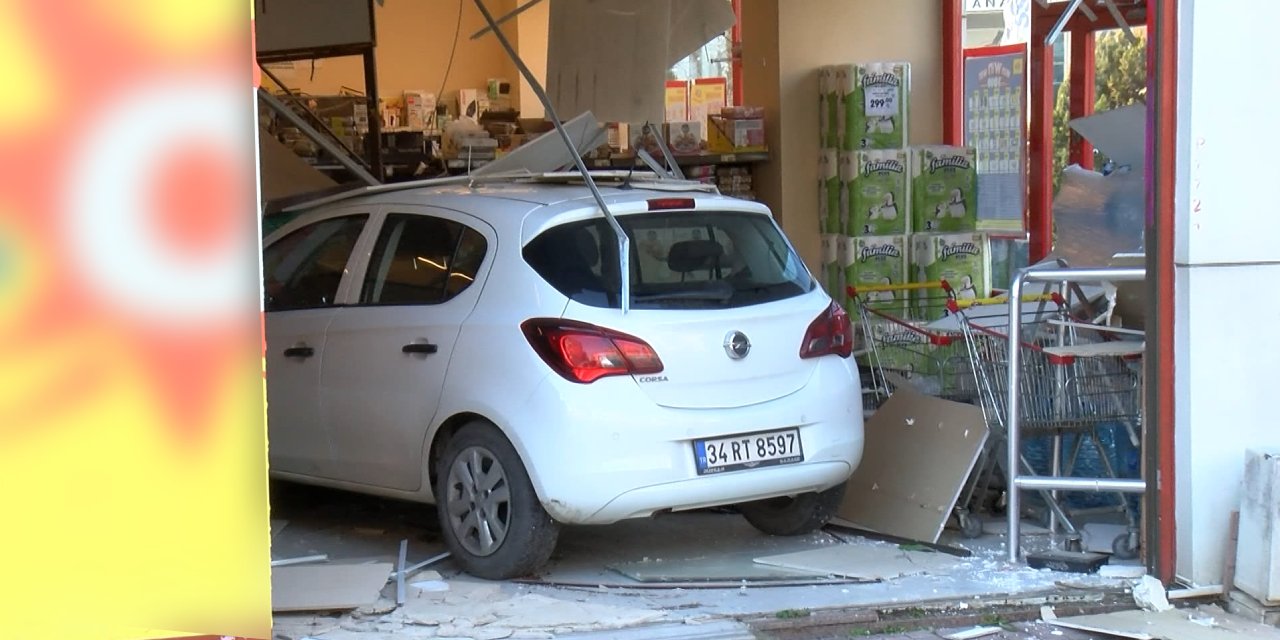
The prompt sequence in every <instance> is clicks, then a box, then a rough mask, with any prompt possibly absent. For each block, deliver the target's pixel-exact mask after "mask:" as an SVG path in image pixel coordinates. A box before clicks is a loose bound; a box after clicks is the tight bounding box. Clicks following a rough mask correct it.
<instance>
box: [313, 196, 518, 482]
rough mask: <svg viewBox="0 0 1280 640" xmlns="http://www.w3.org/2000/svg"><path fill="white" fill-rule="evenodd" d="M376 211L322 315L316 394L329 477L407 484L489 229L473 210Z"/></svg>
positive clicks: (471, 299) (487, 247) (417, 473)
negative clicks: (369, 236) (328, 440)
mask: <svg viewBox="0 0 1280 640" xmlns="http://www.w3.org/2000/svg"><path fill="white" fill-rule="evenodd" d="M378 221H379V225H380V226H379V230H378V233H377V236H376V240H375V241H374V242H373V243H372V246H371V250H370V251H369V253H368V255H367V259H363V260H361V264H360V265H359V266H358V267H357V268H356V269H355V270H354V276H355V277H356V278H358V279H359V282H358V284H357V285H356V286H353V287H352V290H351V295H352V298H351V300H350V304H349V305H347V306H345V307H344V308H343V309H342V310H341V311H340V312H339V313H338V314H337V315H336V316H335V317H334V318H333V320H332V322H331V323H330V324H329V328H328V332H327V336H326V341H327V344H326V358H325V361H324V367H323V371H322V373H321V402H320V404H321V411H322V414H323V418H324V420H325V423H326V425H327V429H328V431H329V433H330V435H331V437H332V439H333V446H334V456H335V459H334V465H333V469H332V473H333V476H334V477H335V478H338V479H341V480H345V481H349V482H358V483H362V484H368V485H374V486H378V487H386V488H392V489H401V490H410V491H411V490H415V489H418V488H419V486H420V484H421V478H422V469H423V464H424V460H423V443H424V440H425V436H426V432H427V429H428V427H429V425H430V424H431V422H432V419H433V417H434V416H435V413H436V407H437V405H438V403H439V399H440V393H441V390H442V389H443V387H444V380H445V373H446V371H447V370H448V365H449V360H450V358H451V357H452V356H453V347H454V343H455V341H456V340H457V337H458V333H459V330H460V328H461V326H462V323H463V321H465V320H466V318H467V317H468V316H469V315H470V314H471V311H472V310H473V309H474V308H475V304H476V301H477V299H478V297H479V294H480V289H481V286H482V284H483V274H484V273H485V272H486V271H487V269H488V266H489V264H490V263H491V262H492V259H491V258H490V256H492V254H493V249H494V247H496V235H495V233H494V231H493V229H492V228H491V227H489V226H488V225H487V224H485V223H483V222H481V221H480V220H478V219H476V218H473V217H471V216H468V215H466V214H462V213H459V212H455V211H450V210H444V209H437V208H430V207H409V206H395V207H388V208H387V209H386V210H385V211H383V212H381V213H380V214H379V215H378Z"/></svg>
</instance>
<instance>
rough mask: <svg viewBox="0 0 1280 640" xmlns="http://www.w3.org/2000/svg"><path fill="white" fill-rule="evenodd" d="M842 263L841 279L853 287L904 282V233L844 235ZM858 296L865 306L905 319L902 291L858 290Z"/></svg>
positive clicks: (905, 257) (905, 272)
mask: <svg viewBox="0 0 1280 640" xmlns="http://www.w3.org/2000/svg"><path fill="white" fill-rule="evenodd" d="M844 244H845V251H844V256H843V260H842V264H843V265H844V267H845V282H846V283H848V284H849V285H851V286H854V287H859V288H861V287H864V286H868V285H877V286H878V285H889V284H894V285H897V284H904V283H906V282H907V276H908V271H907V237H906V236H900V235H899V236H861V237H856V238H845V239H844ZM858 297H859V298H860V299H861V300H862V301H863V303H865V304H866V305H867V308H868V309H875V310H877V311H882V312H884V313H886V314H889V315H891V316H894V317H897V318H905V317H906V314H907V305H908V297H907V294H906V292H905V291H860V292H859V293H858Z"/></svg>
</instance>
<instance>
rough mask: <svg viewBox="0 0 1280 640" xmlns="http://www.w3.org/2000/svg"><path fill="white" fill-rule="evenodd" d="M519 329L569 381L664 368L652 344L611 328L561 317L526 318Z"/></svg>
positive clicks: (551, 365)
mask: <svg viewBox="0 0 1280 640" xmlns="http://www.w3.org/2000/svg"><path fill="white" fill-rule="evenodd" d="M520 329H521V330H523V331H524V335H525V338H528V340H529V344H530V345H532V346H533V350H534V351H537V352H538V355H539V356H541V357H542V360H543V361H544V362H546V363H547V365H548V366H550V367H551V368H552V369H554V370H555V372H556V373H558V374H560V375H561V376H564V378H565V379H566V380H568V381H570V382H580V383H584V384H585V383H591V382H595V381H596V380H599V379H600V378H603V377H605V376H625V375H632V374H645V373H658V372H660V371H662V360H660V359H658V354H657V352H655V351H654V350H653V347H651V346H649V344H648V343H646V342H645V341H644V340H641V339H640V338H637V337H635V336H629V335H627V334H625V333H621V332H618V331H613V330H612V329H605V328H603V327H597V326H595V325H591V324H587V323H585V322H576V321H573V320H561V319H558V318H533V319H530V320H525V321H524V323H523V324H521V325H520Z"/></svg>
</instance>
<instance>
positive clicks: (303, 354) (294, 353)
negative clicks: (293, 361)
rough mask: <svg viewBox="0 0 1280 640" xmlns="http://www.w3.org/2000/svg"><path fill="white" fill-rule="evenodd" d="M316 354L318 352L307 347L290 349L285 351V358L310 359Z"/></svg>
mask: <svg viewBox="0 0 1280 640" xmlns="http://www.w3.org/2000/svg"><path fill="white" fill-rule="evenodd" d="M315 354H316V350H315V349H313V348H311V347H308V346H306V345H302V346H298V347H289V348H288V349H285V350H284V357H286V358H310V357H311V356H314V355H315Z"/></svg>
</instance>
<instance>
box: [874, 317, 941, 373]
mask: <svg viewBox="0 0 1280 640" xmlns="http://www.w3.org/2000/svg"><path fill="white" fill-rule="evenodd" d="M906 325H907V326H904V325H902V324H898V323H896V322H890V321H887V320H877V321H876V322H872V323H871V326H870V328H869V329H870V331H869V333H870V334H871V339H872V340H874V341H875V343H876V359H877V361H878V363H879V365H880V367H882V368H884V369H888V370H890V371H896V372H899V373H907V374H932V373H936V372H935V371H933V370H934V369H936V368H937V367H936V366H931V363H932V362H933V361H934V359H935V358H934V356H933V351H934V349H935V347H933V345H931V344H929V337H928V335H926V334H925V332H924V330H923V326H924V323H923V322H908V323H906Z"/></svg>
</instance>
